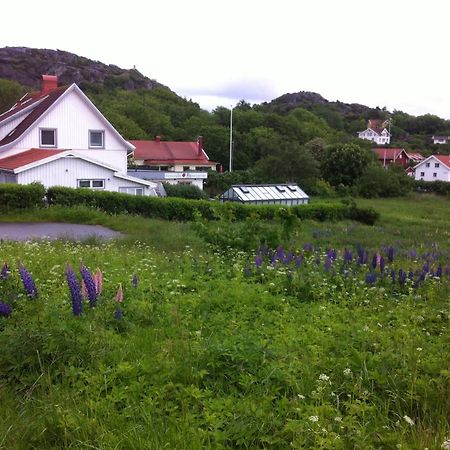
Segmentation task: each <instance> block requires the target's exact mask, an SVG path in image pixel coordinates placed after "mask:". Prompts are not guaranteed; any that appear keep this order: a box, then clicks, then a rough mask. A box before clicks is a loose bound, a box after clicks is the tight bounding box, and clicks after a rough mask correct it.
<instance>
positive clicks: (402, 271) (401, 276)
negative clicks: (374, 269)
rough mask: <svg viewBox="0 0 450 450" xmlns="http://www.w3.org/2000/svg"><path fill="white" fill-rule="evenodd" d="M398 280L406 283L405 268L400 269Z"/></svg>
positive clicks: (400, 282)
mask: <svg viewBox="0 0 450 450" xmlns="http://www.w3.org/2000/svg"><path fill="white" fill-rule="evenodd" d="M398 282H399V284H401V285H403V284H405V283H406V272H405V271H404V270H403V269H399V271H398Z"/></svg>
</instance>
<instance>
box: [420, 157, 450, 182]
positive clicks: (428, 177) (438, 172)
mask: <svg viewBox="0 0 450 450" xmlns="http://www.w3.org/2000/svg"><path fill="white" fill-rule="evenodd" d="M414 173H415V175H414V176H415V179H416V180H424V181H437V180H439V181H450V156H445V155H431V156H429V157H428V158H426V159H424V160H423V161H421V162H420V163H419V164H417V165H416V166H414Z"/></svg>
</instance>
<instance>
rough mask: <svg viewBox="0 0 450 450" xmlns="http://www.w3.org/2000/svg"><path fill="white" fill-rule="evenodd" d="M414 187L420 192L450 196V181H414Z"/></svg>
mask: <svg viewBox="0 0 450 450" xmlns="http://www.w3.org/2000/svg"><path fill="white" fill-rule="evenodd" d="M414 187H415V189H416V191H419V192H432V193H434V194H438V195H450V182H449V181H439V180H436V181H424V180H416V181H414Z"/></svg>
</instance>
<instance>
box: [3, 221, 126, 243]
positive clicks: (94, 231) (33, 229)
mask: <svg viewBox="0 0 450 450" xmlns="http://www.w3.org/2000/svg"><path fill="white" fill-rule="evenodd" d="M120 236H121V233H119V232H117V231H113V230H110V229H109V228H105V227H102V226H100V225H79V224H74V223H45V222H38V223H37V222H35V223H21V222H0V240H11V241H27V240H34V239H69V240H73V241H80V240H83V239H87V238H90V237H97V238H101V239H111V238H115V237H120Z"/></svg>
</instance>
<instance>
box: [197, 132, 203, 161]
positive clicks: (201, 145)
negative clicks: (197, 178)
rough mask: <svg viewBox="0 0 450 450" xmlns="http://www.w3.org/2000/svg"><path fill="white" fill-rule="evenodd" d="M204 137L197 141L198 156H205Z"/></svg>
mask: <svg viewBox="0 0 450 450" xmlns="http://www.w3.org/2000/svg"><path fill="white" fill-rule="evenodd" d="M202 150H203V136H199V137H198V139H197V156H199V157H200V156H202V155H203V151H202Z"/></svg>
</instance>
